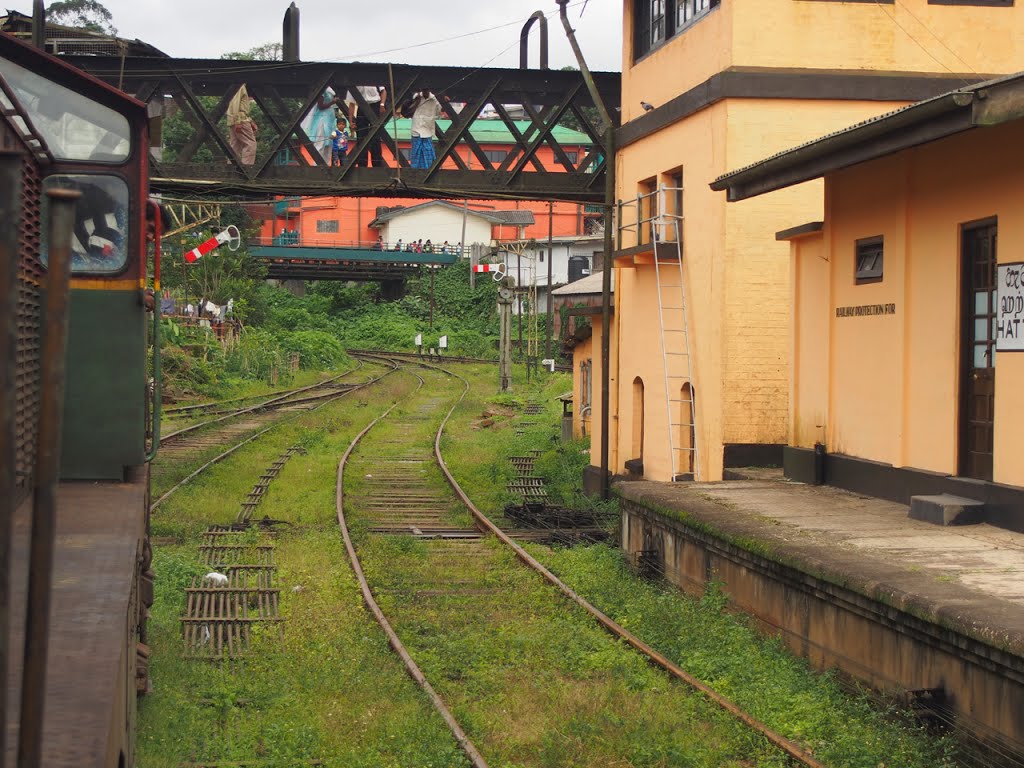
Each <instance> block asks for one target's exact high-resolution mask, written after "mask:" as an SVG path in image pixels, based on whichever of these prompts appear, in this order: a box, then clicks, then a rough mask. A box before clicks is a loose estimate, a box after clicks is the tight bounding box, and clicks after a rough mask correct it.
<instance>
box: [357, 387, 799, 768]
mask: <svg viewBox="0 0 1024 768" xmlns="http://www.w3.org/2000/svg"><path fill="white" fill-rule="evenodd" d="M421 375H423V376H424V378H426V379H427V380H428V383H430V384H431V385H432V386H431V389H430V390H427V391H424V392H423V393H421V395H420V396H419V397H418V398H417V401H418V402H419V403H422V402H424V401H425V400H427V399H429V398H431V397H432V396H433V395H434V393H436V392H437V391H438V389H439V387H437V386H436V384H435V383H434V382H437V381H440V380H441V379H440V377H439V376H438V374H436V373H424V374H421ZM455 389H456V391H455V392H452V393H451V395H452V396H453V397H454V396H457V395H458V391H457V388H455ZM445 410H446V408H445V406H444V404H438V407H437V408H436V409H435V410H434V411H433V412H432V413H431V414H430V416H429V417H428V418H424V417H425V416H426V415H427V414H426V413H425V412H424V411H423V410H421V408H420V407H419V405H418V403H417V402H413V403H410V404H409V405H408V406H405V407H403V408H400V409H397V411H396V413H395V414H394V418H390V419H389V420H388V422H387V423H385V424H384V425H382V426H381V427H380V428H378V429H375V430H374V431H373V432H372V433H370V435H369V436H368V438H367V439H366V442H365V444H364V445H363V446H361V449H360V452H359V453H358V454H357V455H356V457H355V459H354V461H353V465H352V467H351V475H349V473H348V472H347V473H346V497H347V498H348V499H349V501H348V502H347V503H346V508H347V510H348V512H349V516H350V518H351V519H353V520H356V521H359V520H362V521H364V523H367V524H370V523H372V522H373V521H374V519H375V518H374V515H375V514H376V513H375V512H372V511H363V509H362V506H361V504H362V501H363V498H364V497H361V496H360V495H359V494H358V493H357V491H359V490H360V489H361V487H362V486H363V485H364V484H365V480H366V477H367V475H371V474H372V473H373V472H374V471H375V468H376V467H377V466H379V465H380V462H381V457H384V456H386V455H388V453H389V452H393V451H394V450H395V447H394V446H395V441H396V440H397V439H398V438H401V441H402V442H403V446H402V449H401V452H402V454H403V455H405V456H408V457H413V456H419V455H422V456H427V457H429V455H430V447H431V444H432V442H433V440H432V438H433V435H434V431H435V429H436V425H437V423H438V422H439V421H440V418H441V416H442V415H443V413H444V411H445ZM412 446H416V449H415V450H414V449H412ZM418 472H420V473H422V477H423V479H424V480H425V481H426V482H427V483H428V484H429V485H430V486H431V487H433V488H435V489H437V491H438V492H439V494H444V495H446V496H447V497H448V498H453V497H452V494H451V492H450V490H448V489H446V488H445V485H444V482H443V479H442V478H441V475H440V472H439V470H438V468H437V467H436V466H430V465H427V464H424V465H420V466H419V467H418ZM457 506H458V505H457V504H456V503H454V502H453V504H452V505H451V508H450V511H449V517H448V519H446V520H443V521H442V522H443V523H445V524H456V525H459V524H461V525H467V524H468V517H467V515H466V513H465V512H464V511H459V510H458V508H457ZM364 530H365V525H364V526H363V527H362V528H361V531H364ZM357 545H358V547H359V552H360V559H361V561H362V563H363V566H364V568H365V570H366V574H367V578H368V580H369V581H370V583H371V585H372V586H373V588H374V591H375V594H376V595H377V598H378V600H379V602H380V604H381V607H382V609H383V610H384V612H385V614H386V615H387V616H388V617H389V618H390V620H391V622H392V624H393V626H394V627H395V629H396V631H397V632H398V633H399V635H400V636H401V637H402V639H403V642H405V643H406V645H407V647H408V648H409V650H410V653H411V654H412V655H413V658H415V659H416V660H417V662H418V663H419V664H420V666H421V667H422V668H423V671H424V673H425V674H426V676H427V678H428V679H429V680H430V681H431V683H432V685H434V687H435V688H436V689H437V690H438V691H439V693H440V694H441V695H442V697H443V698H444V699H445V700H446V701H447V702H448V703H449V705H450V706H451V707H452V708H453V711H454V712H455V715H456V717H457V718H458V719H459V721H460V723H461V724H462V725H463V726H464V727H465V728H466V730H467V732H468V733H469V735H470V737H471V738H472V739H473V740H474V742H475V743H476V745H477V747H478V748H479V749H480V750H481V751H482V753H483V754H484V755H485V757H486V759H487V760H488V762H489V764H491V765H500V766H506V765H507V766H538V767H541V766H596V765H601V766H604V765H632V766H662V765H690V766H704V767H706V768H719V766H745V765H751V764H758V765H780V766H781V765H783V764H784V761H783V760H782V759H781V757H780V756H779V754H778V753H777V752H776V751H775V749H774V748H773V747H771V746H770V745H768V744H767V743H766V742H765V741H763V740H762V739H761V738H759V737H758V736H756V735H753V734H752V733H751V732H749V731H748V730H747V729H745V728H742V727H740V726H739V725H738V724H737V723H736V722H735V721H733V720H732V719H731V718H728V717H725V716H724V715H723V714H722V713H721V712H720V711H718V710H717V709H715V708H713V707H710V706H709V705H708V704H707V703H706V702H704V701H702V700H700V699H699V698H697V697H694V696H692V695H690V694H689V692H688V691H686V690H685V689H683V688H681V687H679V686H674V685H672V684H671V682H670V681H669V680H668V678H667V676H666V675H664V674H663V673H661V672H659V671H657V670H654V669H652V668H651V667H650V666H648V665H647V664H646V662H645V661H644V660H643V659H641V658H640V657H639V656H637V655H636V654H635V653H634V652H632V651H631V650H630V649H629V648H628V647H626V646H624V645H622V644H619V643H617V642H615V641H614V640H613V639H612V638H610V637H609V636H608V635H607V634H605V633H604V632H603V631H601V630H600V629H599V628H598V627H597V626H596V625H595V624H594V622H593V621H591V620H590V619H589V617H587V616H586V615H585V614H584V613H583V612H582V611H581V610H579V609H576V608H574V607H572V606H571V605H569V604H568V603H566V601H565V599H564V598H563V597H562V596H561V595H560V594H559V593H557V592H556V591H555V590H554V589H552V588H551V587H550V586H548V585H546V584H545V583H543V582H542V581H540V580H539V579H537V577H536V575H535V574H533V573H532V572H530V571H529V570H527V569H526V568H524V567H523V566H522V565H521V564H520V563H519V562H518V561H516V560H515V558H514V557H513V555H512V554H511V553H510V552H509V551H507V550H505V549H504V548H502V547H501V546H500V545H498V544H497V542H496V541H495V540H486V541H484V542H479V543H475V544H474V543H471V542H462V543H459V542H454V543H453V542H444V541H422V540H415V539H413V538H411V537H400V536H377V535H367V534H365V533H362V532H361V533H360V535H359V536H358V538H357Z"/></svg>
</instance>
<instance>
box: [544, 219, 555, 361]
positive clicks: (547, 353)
mask: <svg viewBox="0 0 1024 768" xmlns="http://www.w3.org/2000/svg"><path fill="white" fill-rule="evenodd" d="M554 230H555V204H554V202H553V201H551V200H548V320H547V340H546V341H545V342H544V357H546V358H547V359H548V360H550V359H551V321H552V319H553V317H554V315H553V314H552V312H553V311H554V309H553V306H552V305H553V304H554V301H553V300H552V298H553V297H552V296H551V271H552V269H553V267H552V266H551V263H552V262H553V261H554V260H555V247H554V237H553V234H554Z"/></svg>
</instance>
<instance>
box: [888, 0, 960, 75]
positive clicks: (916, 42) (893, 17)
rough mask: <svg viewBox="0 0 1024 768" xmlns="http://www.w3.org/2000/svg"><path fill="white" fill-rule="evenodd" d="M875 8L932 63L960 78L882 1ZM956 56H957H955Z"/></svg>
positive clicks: (957, 73)
mask: <svg viewBox="0 0 1024 768" xmlns="http://www.w3.org/2000/svg"><path fill="white" fill-rule="evenodd" d="M875 6H876V7H877V8H878V10H880V11H881V12H882V13H883V14H884V15H885V16H886V17H888V19H889V21H891V22H892V23H893V24H895V25H896V26H897V27H899V28H900V30H901V31H902V32H903V34H905V35H906V36H907V37H909V38H910V40H911V42H913V43H914V45H916V46H917V47H918V48H920V49H921V50H922V51H924V52H925V54H927V55H928V56H929V57H930V58H931V59H932V61H934V62H935V63H936V64H938V65H939V66H940V67H942V68H943V69H945V70H946V71H947V72H949V73H950V74H951V75H957V76H958V77H959V76H960V74H961V73H959V72H954V71H953V70H952V69H950V67H949V66H948V65H947V64H946V63H945V62H944V61H941V60H940V59H939V58H938V57H937V56H936V55H935V54H933V53H932V52H931V51H929V50H928V49H927V48H926V47H925V46H924V45H923V44H922V43H921V41H920V40H918V39H917V38H916V37H914V36H913V35H912V34H911V33H910V30H908V29H907V28H906V27H904V26H903V25H902V24H900V22H899V21H898V20H897V19H896V15H895V14H890V13H889V12H888V11H887V10H885V6H883V5H882V3H881V0H875ZM915 18H916V17H915ZM954 55H955V54H954ZM958 58H959V57H958ZM960 81H961V82H962V83H963V84H964V85H970V83H969V82H968V81H967V80H964V79H963V78H962V77H961V78H960Z"/></svg>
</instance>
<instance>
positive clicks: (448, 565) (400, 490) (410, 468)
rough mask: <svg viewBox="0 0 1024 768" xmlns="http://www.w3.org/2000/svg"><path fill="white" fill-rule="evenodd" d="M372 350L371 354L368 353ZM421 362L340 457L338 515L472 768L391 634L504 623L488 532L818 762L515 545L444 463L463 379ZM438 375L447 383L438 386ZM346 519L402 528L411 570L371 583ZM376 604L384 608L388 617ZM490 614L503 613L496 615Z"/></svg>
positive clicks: (370, 594) (757, 725)
mask: <svg viewBox="0 0 1024 768" xmlns="http://www.w3.org/2000/svg"><path fill="white" fill-rule="evenodd" d="M374 356H375V357H379V356H378V355H377V353H375V355H374ZM421 368H422V370H420V371H419V372H418V373H416V374H415V375H416V376H417V378H418V379H419V381H420V386H419V387H418V388H417V389H416V390H415V391H414V392H413V393H412V394H411V395H410V396H409V397H408V398H407V399H406V401H404V402H402V403H399V404H396V405H394V406H392V407H391V408H389V409H388V410H387V411H386V412H385V413H384V414H382V415H381V416H380V417H378V418H377V419H376V420H375V421H373V422H372V423H371V424H370V425H368V426H367V427H366V428H365V429H364V430H363V431H362V432H361V433H360V434H359V435H358V436H357V437H356V438H355V439H354V440H353V442H352V444H351V445H350V446H349V448H348V450H347V451H346V452H345V454H344V456H343V457H342V459H341V461H340V463H339V466H338V475H337V488H336V507H337V517H338V523H339V526H340V527H341V531H342V536H343V538H344V541H345V547H346V550H347V552H348V555H349V558H350V562H351V565H352V568H353V570H354V572H355V574H356V577H357V580H358V582H359V584H360V589H361V591H362V594H363V597H364V600H365V601H366V603H367V605H368V606H369V608H370V610H371V612H372V613H373V614H374V616H375V617H376V619H377V621H378V623H379V624H380V625H381V627H382V629H383V630H384V632H385V633H386V635H387V636H388V640H389V643H390V645H391V647H392V648H393V649H394V651H395V652H396V654H397V655H398V656H399V657H400V658H401V659H402V661H403V663H404V664H405V666H406V668H407V670H408V672H409V674H410V676H411V677H412V678H413V679H414V680H416V682H417V683H418V684H419V685H420V687H421V688H423V690H424V691H425V692H426V693H427V695H428V696H429V698H430V699H431V701H432V703H433V704H434V706H435V708H436V709H437V711H438V712H439V713H440V715H441V716H442V718H443V719H444V720H445V722H446V723H447V725H448V727H449V729H450V730H451V732H452V734H453V736H454V738H455V739H456V741H457V742H458V744H459V745H460V747H461V748H462V750H463V752H464V753H465V755H466V757H467V759H468V760H469V761H470V763H471V764H472V765H473V766H475V767H476V768H480V767H481V766H486V765H487V762H486V760H485V759H484V757H483V756H482V755H481V753H480V751H479V749H478V748H477V747H476V746H475V745H474V743H473V742H472V741H471V740H470V738H469V736H468V735H467V733H466V731H465V730H464V728H463V727H462V725H461V724H460V723H459V721H458V720H457V719H456V718H455V716H454V715H453V714H452V711H451V709H450V708H449V707H448V705H447V704H446V702H445V701H444V700H443V699H442V697H441V696H440V695H439V694H438V692H437V691H436V690H435V688H434V686H433V685H432V684H431V682H430V681H429V680H428V679H427V677H426V675H425V674H424V673H423V671H422V670H421V668H420V667H419V666H418V664H417V662H416V660H415V659H414V658H413V654H412V653H410V651H409V650H408V649H407V648H406V646H405V644H404V643H403V641H402V639H401V638H400V634H405V633H409V632H411V633H412V637H413V638H415V637H416V635H417V633H419V634H423V633H425V634H428V635H429V634H432V633H435V632H437V633H440V632H445V631H450V630H451V627H452V626H455V627H458V626H461V625H464V624H466V623H473V622H475V623H477V624H487V623H493V622H499V623H500V622H505V623H506V624H507V623H508V622H509V621H510V620H511V619H510V618H509V616H508V613H509V605H510V603H513V602H514V596H513V595H511V594H509V592H508V590H507V589H506V588H505V587H503V586H502V585H500V584H496V583H495V582H494V580H493V579H492V578H491V574H492V573H493V572H494V571H495V570H496V568H497V563H498V562H499V561H500V558H501V557H502V554H503V553H502V550H501V548H499V547H495V546H494V545H493V540H492V537H493V539H497V540H498V541H500V542H501V544H502V545H504V547H507V548H509V549H511V550H512V552H513V553H514V555H515V557H516V558H517V559H518V560H519V561H520V562H521V563H522V564H523V565H525V566H527V567H529V568H531V569H532V570H534V571H536V572H537V573H539V574H540V575H541V576H543V578H544V579H545V580H547V581H548V582H549V583H550V584H551V585H552V586H554V587H555V588H556V589H558V590H559V591H560V592H561V593H562V594H563V595H564V596H565V597H566V598H567V599H569V600H571V601H573V602H574V603H575V604H576V605H578V606H579V607H581V608H582V609H583V610H585V611H586V612H587V613H588V614H590V616H592V617H593V619H594V620H595V621H597V622H598V623H599V624H600V625H601V627H603V628H604V629H605V630H607V631H608V632H610V633H611V634H612V635H613V636H614V637H615V638H617V639H619V640H622V641H624V642H626V643H628V644H629V645H630V646H632V647H633V648H634V649H636V650H637V651H638V652H640V653H641V654H643V655H644V656H645V657H646V658H647V659H648V660H649V661H650V662H651V663H652V664H654V665H656V666H658V667H660V668H661V669H663V670H665V672H667V673H668V674H669V675H670V676H671V677H673V678H675V679H676V680H678V681H680V682H682V683H684V684H686V685H687V686H689V687H690V688H692V689H693V690H695V691H697V692H699V693H700V694H702V695H703V696H704V697H706V699H707V700H709V701H711V702H713V703H714V704H715V705H717V706H718V707H720V708H722V709H723V710H725V711H726V712H728V713H729V714H730V715H731V716H733V717H735V718H736V719H737V720H739V721H741V722H742V723H743V724H744V725H745V726H746V727H748V728H750V729H752V730H754V731H756V732H757V733H758V734H760V735H761V736H762V737H763V738H764V739H765V740H767V741H768V742H770V743H771V744H772V745H773V746H774V747H775V748H777V749H778V750H780V751H781V752H782V753H784V754H785V755H787V756H788V757H789V758H790V759H792V760H794V761H796V762H797V763H799V764H800V765H804V766H808V768H822V765H821V763H820V762H818V761H817V760H816V759H815V758H814V757H813V756H812V755H811V754H809V753H808V752H807V751H805V750H804V749H803V748H802V747H800V746H799V745H798V744H796V743H794V742H792V741H790V740H789V739H787V738H785V737H784V736H782V735H781V734H779V733H777V732H775V731H773V730H772V729H770V728H768V727H767V726H766V725H764V724H763V723H761V722H759V721H757V720H756V719H754V718H753V717H751V716H750V715H749V714H747V713H746V712H744V711H742V710H741V709H740V708H739V707H738V706H736V705H735V704H733V703H732V702H731V701H729V700H728V699H726V698H725V697H723V696H721V695H719V694H718V693H717V692H715V691H714V690H713V689H711V688H710V687H709V686H707V685H705V684H704V683H702V682H700V681H699V680H697V679H695V678H693V677H692V676H690V675H689V674H687V673H686V672H685V670H683V669H681V668H680V667H678V666H677V665H675V664H674V663H673V662H672V661H671V660H669V659H668V658H666V657H664V656H663V655H661V654H659V653H658V652H657V651H655V650H654V649H653V648H651V647H649V646H648V645H646V644H645V643H644V642H643V641H642V640H641V639H640V638H638V637H636V636H635V635H633V634H632V633H630V632H629V631H628V630H626V629H625V628H623V627H621V626H620V625H618V624H617V623H616V622H614V621H613V620H612V619H610V618H609V617H608V616H606V615H605V614H603V613H602V612H601V611H599V610H598V609H597V608H596V607H594V606H593V605H591V604H590V603H588V602H587V601H586V600H584V599H583V598H582V597H580V596H579V595H578V594H576V593H575V592H574V591H573V590H572V589H570V588H569V587H568V586H567V585H565V584H564V583H563V582H561V581H560V580H559V579H558V578H557V577H556V576H555V575H554V574H553V573H551V572H550V571H549V570H548V569H547V568H545V567H544V566H543V565H542V564H541V563H540V562H539V561H537V560H536V559H535V558H533V557H532V556H531V555H530V554H529V553H528V552H526V550H524V549H523V548H522V546H521V545H520V544H519V543H518V541H517V540H516V532H514V531H512V532H509V531H505V530H502V529H501V528H500V527H499V526H497V525H496V524H495V523H494V522H493V521H491V520H490V519H489V518H488V517H487V516H486V515H484V514H483V513H482V512H481V511H480V510H479V509H477V508H476V507H475V505H473V503H472V501H471V500H470V499H469V498H468V497H467V496H466V494H465V493H464V492H463V491H462V489H461V488H460V487H459V485H458V483H457V482H456V481H455V479H454V477H453V476H452V475H451V473H450V472H449V471H448V469H447V467H446V465H445V463H444V459H443V456H442V455H441V450H440V445H441V437H442V434H443V431H444V426H445V424H446V423H447V421H448V419H449V417H450V416H451V414H452V413H453V412H454V410H455V408H456V407H457V406H458V404H459V403H460V402H461V400H462V399H463V398H464V397H465V394H466V392H467V391H468V388H469V385H468V382H466V381H465V380H464V379H461V378H460V377H458V376H457V375H456V374H454V373H452V372H450V371H445V370H442V369H440V368H437V367H434V366H422V365H421ZM452 379H455V380H456V381H459V382H461V384H462V385H463V386H462V392H461V394H456V395H455V396H454V397H453V396H451V395H449V396H448V397H445V396H444V394H440V393H445V392H451V390H452V389H456V390H457V389H458V387H452V386H451V381H452ZM442 383H443V384H446V385H447V386H441V385H442ZM435 423H437V424H439V426H438V427H437V428H436V430H434V431H433V445H431V444H430V438H429V437H428V438H426V439H424V438H423V437H422V436H423V435H424V433H425V432H427V431H428V430H427V429H426V427H427V426H428V425H430V426H431V427H432V425H433V424H435ZM417 435H419V436H420V438H419V439H417ZM353 521H357V522H358V526H359V529H360V531H361V532H362V533H361V538H360V548H363V547H367V548H369V549H370V550H372V549H373V547H374V544H373V540H374V538H375V537H395V536H404V537H408V538H411V539H414V540H417V542H418V543H417V546H418V547H419V548H420V549H418V550H417V558H416V559H415V561H414V563H415V564H414V565H410V566H409V568H410V571H409V572H406V573H399V572H397V566H395V565H393V564H391V563H389V564H388V566H387V567H386V568H381V567H379V566H378V567H377V569H376V570H375V571H374V573H373V576H374V585H373V587H371V585H370V580H369V579H368V578H367V575H366V572H365V571H364V567H363V564H362V562H361V560H360V553H359V551H357V548H356V545H355V543H354V540H353V536H352V534H351V532H350V522H353ZM378 598H379V600H378ZM380 603H384V604H386V605H387V606H389V607H390V609H391V610H390V613H391V615H390V616H388V615H386V614H385V612H384V610H383V609H382V608H381V605H380ZM403 609H404V610H407V611H412V610H416V611H418V612H419V616H420V617H419V618H417V619H416V620H415V621H411V622H410V625H409V626H407V627H406V628H405V630H406V631H405V633H403V632H401V631H400V630H401V629H402V623H403ZM423 615H426V616H429V617H433V619H434V620H436V622H437V626H436V627H431V626H424V619H423V618H422V616H423ZM497 616H500V617H502V618H500V619H496V618H495V617H497ZM396 626H397V627H398V629H397V630H396V628H395V627H396Z"/></svg>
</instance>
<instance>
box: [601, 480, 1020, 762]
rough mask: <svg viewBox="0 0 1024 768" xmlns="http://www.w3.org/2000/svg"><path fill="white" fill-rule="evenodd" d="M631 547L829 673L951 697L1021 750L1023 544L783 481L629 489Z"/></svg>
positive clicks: (967, 718) (970, 720)
mask: <svg viewBox="0 0 1024 768" xmlns="http://www.w3.org/2000/svg"><path fill="white" fill-rule="evenodd" d="M615 488H616V492H617V493H618V494H619V496H620V498H621V506H622V511H623V518H622V542H623V547H624V548H625V549H626V550H627V551H628V552H631V553H635V552H639V551H647V552H649V553H651V552H655V553H656V555H655V557H656V558H657V560H658V561H659V566H660V567H662V568H663V569H664V572H665V576H666V578H667V579H668V580H670V581H671V582H673V583H675V584H677V585H678V586H680V587H681V588H683V589H685V590H687V591H690V592H698V593H699V592H701V591H702V590H703V589H704V586H705V584H706V583H707V582H709V581H717V582H722V583H724V590H725V592H727V593H728V594H729V596H730V599H731V601H732V602H733V604H734V605H735V606H736V607H737V608H740V609H742V610H743V611H745V612H748V613H750V614H752V615H753V616H754V617H755V618H756V619H757V620H758V621H759V622H760V623H761V625H762V626H763V627H764V628H765V629H766V630H767V631H769V632H772V633H775V634H779V635H780V636H781V637H782V638H783V639H784V640H785V642H786V643H787V644H788V645H789V646H790V647H791V648H792V649H793V650H794V651H795V652H797V653H800V654H801V655H803V656H805V657H807V658H808V659H809V660H810V661H811V662H812V663H813V664H815V665H816V666H818V667H823V668H827V667H839V668H840V669H842V670H843V671H845V672H847V673H849V674H851V675H854V676H856V677H858V678H860V679H862V680H864V681H865V682H867V683H868V684H869V685H872V686H874V687H876V688H879V689H882V690H890V691H892V690H915V689H941V690H943V691H945V693H946V696H947V704H948V705H949V706H950V707H951V708H952V710H953V711H954V712H956V713H957V715H958V717H960V718H961V719H962V721H963V724H964V725H967V726H968V727H972V728H973V729H974V730H975V731H976V733H978V734H984V735H985V736H986V737H990V738H992V739H993V740H995V741H998V742H1001V744H1002V746H1004V747H1009V748H1011V749H1014V750H1015V751H1017V752H1018V753H1019V754H1022V755H1024V746H1022V745H1024V610H1022V608H1024V535H1022V534H1018V533H1013V532H1010V531H1005V530H1001V529H998V528H993V527H991V526H988V525H977V526H969V527H943V528H937V527H935V526H932V525H929V524H928V523H923V522H920V521H917V520H911V519H908V517H907V507H906V506H904V505H900V504H894V503H891V502H886V501H880V500H877V499H872V498H866V497H861V496H856V495H854V494H851V493H847V492H845V491H841V490H838V489H835V488H830V487H825V486H822V487H815V486H807V485H801V484H797V483H788V482H783V481H778V480H764V479H759V480H753V481H734V482H724V483H676V484H669V483H645V482H639V483H637V482H634V483H620V484H617V485H616V486H615Z"/></svg>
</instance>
